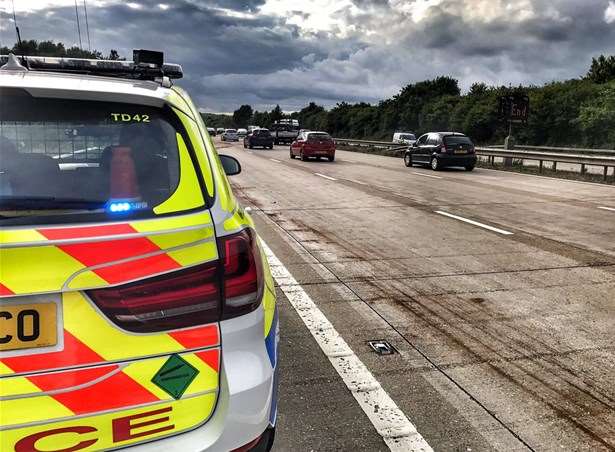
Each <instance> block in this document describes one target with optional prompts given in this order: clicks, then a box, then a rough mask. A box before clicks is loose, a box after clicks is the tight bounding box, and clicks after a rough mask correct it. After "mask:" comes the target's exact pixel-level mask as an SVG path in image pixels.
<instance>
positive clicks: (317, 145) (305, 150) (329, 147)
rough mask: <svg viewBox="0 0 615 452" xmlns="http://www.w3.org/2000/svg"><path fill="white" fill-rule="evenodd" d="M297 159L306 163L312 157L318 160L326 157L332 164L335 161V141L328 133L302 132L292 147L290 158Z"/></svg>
mask: <svg viewBox="0 0 615 452" xmlns="http://www.w3.org/2000/svg"><path fill="white" fill-rule="evenodd" d="M295 157H299V158H300V159H301V160H304V161H305V160H307V159H308V158H310V157H315V158H316V159H318V160H320V158H321V157H326V158H328V159H329V161H330V162H332V161H333V160H335V141H333V138H331V136H330V135H329V134H328V133H326V132H301V133H300V134H299V136H298V137H297V139H296V140H295V141H293V142H292V144H291V145H290V158H291V159H294V158H295Z"/></svg>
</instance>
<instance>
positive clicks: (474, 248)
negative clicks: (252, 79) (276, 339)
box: [219, 144, 615, 451]
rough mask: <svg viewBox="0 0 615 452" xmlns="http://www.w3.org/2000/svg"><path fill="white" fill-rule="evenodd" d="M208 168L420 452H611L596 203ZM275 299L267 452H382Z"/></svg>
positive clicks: (566, 196) (271, 156) (607, 203)
mask: <svg viewBox="0 0 615 452" xmlns="http://www.w3.org/2000/svg"><path fill="white" fill-rule="evenodd" d="M219 151H220V152H221V153H226V154H229V155H233V156H235V157H237V158H238V159H239V160H240V161H241V164H242V166H243V172H242V173H241V174H240V175H238V176H236V177H233V178H232V184H233V186H234V191H235V194H236V195H237V196H238V197H240V198H241V201H242V203H243V205H244V206H249V207H251V208H252V209H253V216H254V218H255V221H256V224H257V228H258V232H259V233H260V235H261V237H262V238H263V239H264V240H265V241H266V243H267V244H268V246H269V247H270V248H271V250H272V251H273V252H274V253H275V255H276V256H277V257H278V258H279V259H280V261H281V262H282V264H283V265H284V267H285V268H286V269H288V271H289V272H290V273H291V274H292V276H293V277H294V279H295V280H296V282H297V284H298V285H299V286H300V288H302V289H303V290H305V292H307V294H308V295H309V296H310V297H311V299H312V300H313V301H314V303H315V304H316V306H317V307H318V308H319V309H320V310H321V311H322V313H323V314H324V315H325V316H326V317H327V318H328V319H329V321H330V322H331V323H332V325H333V327H334V328H335V329H336V330H337V331H338V332H339V333H340V335H341V336H342V337H343V339H345V341H346V343H347V344H348V345H349V346H350V347H351V349H352V350H353V351H354V353H355V354H356V355H357V356H358V358H359V359H360V360H361V361H362V362H363V363H364V364H365V365H366V366H367V368H368V370H369V371H370V372H371V374H372V375H373V376H374V377H375V379H376V380H377V381H378V382H379V383H380V385H381V386H382V388H383V389H384V390H385V391H386V392H387V393H388V395H389V396H390V398H391V399H392V400H393V401H394V402H395V403H396V404H397V406H398V407H399V408H400V409H401V410H402V411H403V413H404V414H405V415H406V416H407V417H408V419H409V420H410V422H412V424H413V425H414V426H416V429H417V430H418V432H419V433H420V435H422V437H423V438H424V439H425V441H426V442H427V443H428V444H429V445H430V446H431V447H432V448H433V450H436V451H488V450H502V451H523V450H536V451H577V450H578V451H580V450H587V451H607V450H609V451H613V450H615V341H614V335H615V187H614V186H604V185H596V184H590V183H580V182H571V181H564V180H557V179H548V178H542V177H536V176H528V175H522V174H515V173H507V172H498V171H492V170H486V169H480V168H478V169H476V170H475V172H473V173H468V172H465V171H462V170H455V169H452V170H446V171H441V172H432V171H431V170H428V169H424V168H412V169H409V168H405V167H404V166H403V163H402V161H401V160H400V159H394V158H389V157H382V156H373V155H366V154H358V153H352V152H342V151H338V153H337V159H336V161H335V162H334V163H329V162H325V161H318V162H317V161H309V162H301V161H299V160H291V159H290V158H289V151H288V147H287V146H279V147H276V149H275V150H273V151H270V150H253V151H248V150H244V149H243V148H242V146H241V145H239V144H233V145H230V144H220V145H219ZM466 220H470V221H471V222H472V223H469V222H467V221H466ZM278 296H279V305H280V309H281V346H280V366H281V367H280V369H281V385H280V401H279V418H278V421H279V423H278V436H277V441H276V446H275V450H277V451H291V450H292V451H311V450H314V451H321V450H349V451H356V450H369V451H372V450H388V447H387V445H386V444H385V442H384V441H383V439H382V437H381V436H380V435H379V434H378V433H377V431H376V429H375V428H374V426H373V425H372V423H371V422H370V419H369V418H368V416H367V415H366V414H365V413H364V412H363V411H362V410H361V407H360V406H359V404H358V403H357V402H356V401H355V399H354V398H353V396H352V394H351V392H350V391H349V390H348V389H347V387H346V385H345V384H344V382H343V381H342V379H341V378H340V376H339V375H338V373H337V372H336V371H335V369H334V368H333V366H332V365H331V363H330V362H329V360H328V358H327V357H326V356H325V354H324V353H323V352H322V351H321V349H320V347H319V346H318V344H317V342H316V341H315V340H314V338H313V337H312V335H311V333H310V331H309V330H308V328H306V326H305V325H304V323H303V322H302V321H301V320H300V317H299V316H298V313H297V311H295V309H293V307H292V306H291V304H290V303H289V300H288V298H287V297H286V296H285V294H284V292H283V291H282V290H280V289H278ZM372 339H386V340H388V341H389V342H390V343H391V344H393V345H394V347H395V348H396V349H397V350H398V351H399V353H397V354H394V355H391V356H379V355H377V354H376V353H374V352H373V351H371V349H370V348H369V346H368V345H367V341H369V340H372ZM417 450H418V449H417Z"/></svg>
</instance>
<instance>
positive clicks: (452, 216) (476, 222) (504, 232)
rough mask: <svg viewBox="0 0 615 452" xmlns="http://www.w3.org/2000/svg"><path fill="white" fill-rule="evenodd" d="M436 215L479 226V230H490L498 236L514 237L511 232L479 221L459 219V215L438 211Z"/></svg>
mask: <svg viewBox="0 0 615 452" xmlns="http://www.w3.org/2000/svg"><path fill="white" fill-rule="evenodd" d="M436 213H437V214H440V215H444V216H446V217H450V218H454V219H455V220H459V221H463V222H464V223H469V224H473V225H474V226H478V227H479V228H483V229H488V230H489V231H493V232H497V233H498V234H503V235H513V233H512V232H510V231H505V230H504V229H498V228H494V227H493V226H489V225H487V224H483V223H479V222H478V221H474V220H468V219H467V218H463V217H458V216H457V215H453V214H452V213H448V212H442V211H441V210H436Z"/></svg>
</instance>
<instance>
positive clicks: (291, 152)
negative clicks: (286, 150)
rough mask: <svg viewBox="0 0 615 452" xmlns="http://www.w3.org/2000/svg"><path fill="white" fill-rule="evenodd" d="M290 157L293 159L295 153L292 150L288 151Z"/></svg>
mask: <svg viewBox="0 0 615 452" xmlns="http://www.w3.org/2000/svg"><path fill="white" fill-rule="evenodd" d="M290 158H291V159H293V160H294V159H295V154H293V151H292V150H291V151H290Z"/></svg>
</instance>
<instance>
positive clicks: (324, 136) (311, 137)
mask: <svg viewBox="0 0 615 452" xmlns="http://www.w3.org/2000/svg"><path fill="white" fill-rule="evenodd" d="M327 140H331V135H329V134H328V133H308V141H327Z"/></svg>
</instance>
